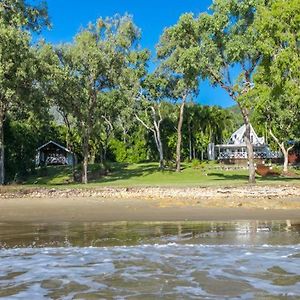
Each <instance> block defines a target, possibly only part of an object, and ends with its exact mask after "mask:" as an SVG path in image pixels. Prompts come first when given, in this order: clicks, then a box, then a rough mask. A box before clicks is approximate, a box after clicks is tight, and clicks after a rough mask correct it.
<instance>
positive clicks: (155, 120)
mask: <svg viewBox="0 0 300 300" xmlns="http://www.w3.org/2000/svg"><path fill="white" fill-rule="evenodd" d="M168 84H169V81H168V79H167V78H165V77H164V76H161V75H159V74H158V73H157V74H156V73H153V74H150V75H148V76H147V77H146V79H145V80H144V82H143V91H142V93H141V97H140V99H139V101H138V103H137V105H138V106H139V107H138V108H137V113H136V114H135V117H136V119H137V120H138V121H139V122H140V123H141V124H142V125H143V126H144V127H145V128H146V129H147V130H148V131H151V132H152V134H153V137H154V141H155V145H156V148H157V152H158V154H159V168H160V169H163V168H164V151H163V143H162V139H161V123H162V122H163V120H164V119H165V117H166V116H165V114H164V102H163V100H164V99H165V98H166V97H167V96H168V88H169V87H168Z"/></svg>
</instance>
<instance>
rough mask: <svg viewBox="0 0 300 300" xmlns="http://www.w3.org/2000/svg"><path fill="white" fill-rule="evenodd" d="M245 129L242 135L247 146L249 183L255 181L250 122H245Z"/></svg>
mask: <svg viewBox="0 0 300 300" xmlns="http://www.w3.org/2000/svg"><path fill="white" fill-rule="evenodd" d="M245 125H246V131H245V135H244V139H245V143H246V147H247V154H248V168H249V179H248V181H249V183H255V164H254V151H253V145H252V143H251V137H250V134H251V126H250V123H249V122H247V124H245Z"/></svg>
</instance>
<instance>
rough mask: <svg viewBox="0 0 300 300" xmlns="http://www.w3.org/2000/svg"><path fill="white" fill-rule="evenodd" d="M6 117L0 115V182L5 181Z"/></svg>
mask: <svg viewBox="0 0 300 300" xmlns="http://www.w3.org/2000/svg"><path fill="white" fill-rule="evenodd" d="M3 125H4V117H3V116H0V184H1V185H3V184H4V183H5V172H4V128H3V127H4V126H3Z"/></svg>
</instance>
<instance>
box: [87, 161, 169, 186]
mask: <svg viewBox="0 0 300 300" xmlns="http://www.w3.org/2000/svg"><path fill="white" fill-rule="evenodd" d="M158 171H159V169H158V167H157V165H155V164H151V165H149V164H139V165H137V166H135V167H134V168H132V169H131V168H128V165H127V164H114V165H112V167H111V171H110V172H109V174H108V175H107V176H105V177H102V178H100V179H95V180H93V181H90V182H95V183H109V182H114V181H117V180H120V181H122V180H127V179H130V178H132V177H143V176H148V175H150V174H153V173H156V172H158ZM162 172H164V171H162Z"/></svg>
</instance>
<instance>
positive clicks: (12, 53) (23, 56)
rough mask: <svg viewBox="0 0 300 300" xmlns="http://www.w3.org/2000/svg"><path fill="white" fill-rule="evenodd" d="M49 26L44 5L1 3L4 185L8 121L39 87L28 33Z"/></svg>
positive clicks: (0, 178) (0, 176)
mask: <svg viewBox="0 0 300 300" xmlns="http://www.w3.org/2000/svg"><path fill="white" fill-rule="evenodd" d="M45 23H47V17H46V8H45V7H43V6H41V7H40V8H38V7H33V6H30V5H28V4H27V3H26V2H25V1H22V0H20V1H13V0H5V1H1V2H0V184H4V182H5V174H4V170H5V168H4V155H5V153H4V148H5V146H4V132H3V124H4V121H5V118H6V116H7V113H8V111H9V110H10V109H11V107H13V106H15V107H18V106H24V105H26V104H28V101H29V100H30V98H31V97H30V91H32V90H35V89H36V88H37V78H38V77H37V76H36V75H37V73H38V70H37V68H38V67H37V66H38V62H37V61H36V58H35V51H34V50H33V49H32V48H31V45H30V43H31V37H30V33H29V31H28V30H30V29H33V30H39V29H41V26H42V25H43V24H45ZM24 29H26V31H25V30H24Z"/></svg>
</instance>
